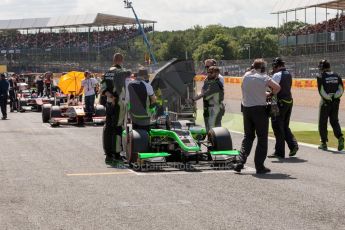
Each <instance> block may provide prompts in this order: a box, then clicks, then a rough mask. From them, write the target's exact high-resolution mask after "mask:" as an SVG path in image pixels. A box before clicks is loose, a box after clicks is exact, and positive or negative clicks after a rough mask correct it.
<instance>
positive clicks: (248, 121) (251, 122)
mask: <svg viewBox="0 0 345 230" xmlns="http://www.w3.org/2000/svg"><path fill="white" fill-rule="evenodd" d="M242 111H243V124H244V139H243V141H242V147H241V155H240V158H241V161H242V163H246V161H247V157H248V156H249V154H250V152H251V150H252V147H253V142H254V139H255V134H256V136H257V137H258V143H257V146H256V149H255V157H254V162H255V168H256V169H257V170H260V169H262V168H263V167H264V162H265V160H266V157H267V146H268V122H269V119H268V113H267V109H266V106H254V107H243V109H242Z"/></svg>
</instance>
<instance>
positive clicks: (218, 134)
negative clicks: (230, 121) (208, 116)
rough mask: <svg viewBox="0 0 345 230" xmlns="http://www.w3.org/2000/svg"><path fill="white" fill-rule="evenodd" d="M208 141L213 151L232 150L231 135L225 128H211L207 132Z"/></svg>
mask: <svg viewBox="0 0 345 230" xmlns="http://www.w3.org/2000/svg"><path fill="white" fill-rule="evenodd" d="M208 140H209V141H210V143H211V148H212V150H213V151H222V150H232V139H231V135H230V132H229V130H227V129H226V128H223V127H217V128H212V129H211V130H210V131H209V132H208Z"/></svg>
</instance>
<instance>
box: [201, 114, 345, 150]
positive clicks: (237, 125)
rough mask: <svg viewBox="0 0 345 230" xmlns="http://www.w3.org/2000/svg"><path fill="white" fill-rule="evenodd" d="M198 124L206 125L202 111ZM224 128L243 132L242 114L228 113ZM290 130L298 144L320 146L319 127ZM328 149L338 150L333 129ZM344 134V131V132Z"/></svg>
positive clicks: (307, 125) (299, 124)
mask: <svg viewBox="0 0 345 230" xmlns="http://www.w3.org/2000/svg"><path fill="white" fill-rule="evenodd" d="M196 122H197V123H198V124H200V125H204V120H203V115H202V110H198V116H197V121H196ZM222 125H223V127H226V128H228V129H229V130H232V131H237V132H243V119H242V115H241V114H231V113H226V114H225V115H224V117H223V119H222ZM290 128H291V130H292V132H293V134H294V135H295V137H296V139H297V141H298V142H303V143H308V144H315V145H319V144H320V136H319V132H318V125H317V124H313V123H305V122H294V121H291V122H290ZM328 130H330V131H329V132H328V139H329V142H328V147H333V148H337V147H338V140H337V139H336V138H335V137H334V134H333V132H332V131H331V130H332V128H331V127H328ZM343 132H344V130H343ZM269 136H272V137H274V135H273V132H272V128H271V127H270V133H269Z"/></svg>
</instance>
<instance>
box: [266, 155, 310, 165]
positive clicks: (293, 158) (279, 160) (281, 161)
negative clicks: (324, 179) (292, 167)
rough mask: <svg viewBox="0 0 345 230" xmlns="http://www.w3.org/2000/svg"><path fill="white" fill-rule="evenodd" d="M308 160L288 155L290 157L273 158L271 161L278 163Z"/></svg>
mask: <svg viewBox="0 0 345 230" xmlns="http://www.w3.org/2000/svg"><path fill="white" fill-rule="evenodd" d="M306 162H308V161H307V160H304V159H301V158H298V157H290V158H284V159H281V158H275V160H274V161H272V163H278V164H282V163H306Z"/></svg>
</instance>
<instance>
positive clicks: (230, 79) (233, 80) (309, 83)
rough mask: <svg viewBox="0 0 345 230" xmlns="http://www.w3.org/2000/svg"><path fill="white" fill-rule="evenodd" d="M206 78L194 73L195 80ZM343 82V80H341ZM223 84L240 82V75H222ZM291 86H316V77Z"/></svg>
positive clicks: (293, 81)
mask: <svg viewBox="0 0 345 230" xmlns="http://www.w3.org/2000/svg"><path fill="white" fill-rule="evenodd" d="M205 78H206V76H205V75H196V76H195V80H196V81H204V80H205ZM343 82H344V83H345V80H343ZM224 83H225V84H241V83H242V77H231V76H225V77H224ZM292 87H293V88H317V80H316V79H293V80H292Z"/></svg>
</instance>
